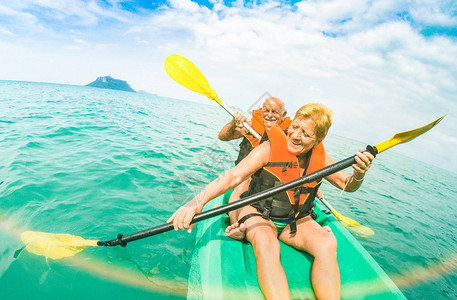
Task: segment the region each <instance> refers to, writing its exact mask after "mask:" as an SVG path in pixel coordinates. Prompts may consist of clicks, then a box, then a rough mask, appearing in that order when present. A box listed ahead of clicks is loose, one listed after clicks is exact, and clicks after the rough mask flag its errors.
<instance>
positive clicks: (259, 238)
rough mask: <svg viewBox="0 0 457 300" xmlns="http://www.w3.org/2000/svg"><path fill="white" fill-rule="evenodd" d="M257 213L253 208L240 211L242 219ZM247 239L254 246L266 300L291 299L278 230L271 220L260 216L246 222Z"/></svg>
mask: <svg viewBox="0 0 457 300" xmlns="http://www.w3.org/2000/svg"><path fill="white" fill-rule="evenodd" d="M253 212H257V210H256V209H255V208H253V207H252V206H247V207H243V208H242V209H240V217H243V216H244V215H246V214H249V213H253ZM245 223H246V228H247V230H246V239H247V240H248V241H249V242H250V243H251V244H252V248H253V250H254V255H255V258H256V266H257V279H258V281H259V286H260V289H261V290H262V293H263V295H264V296H265V298H266V299H268V300H269V299H280V300H283V299H290V294H289V285H288V283H287V277H286V273H285V272H284V269H283V267H282V266H281V261H280V255H279V252H280V246H279V241H278V238H277V234H278V232H277V230H276V227H275V226H274V225H273V222H272V221H271V220H265V219H263V218H262V217H260V216H256V217H252V218H249V219H247V220H246V222H245Z"/></svg>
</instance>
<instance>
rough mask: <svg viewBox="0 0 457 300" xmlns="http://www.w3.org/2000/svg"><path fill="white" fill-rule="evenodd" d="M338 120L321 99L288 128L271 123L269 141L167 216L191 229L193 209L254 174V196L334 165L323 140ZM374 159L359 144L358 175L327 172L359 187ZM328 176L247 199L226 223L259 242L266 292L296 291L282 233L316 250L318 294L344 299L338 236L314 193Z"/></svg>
mask: <svg viewBox="0 0 457 300" xmlns="http://www.w3.org/2000/svg"><path fill="white" fill-rule="evenodd" d="M331 123H332V113H331V112H330V110H328V109H327V108H326V107H325V106H323V105H321V104H316V103H312V104H307V105H304V106H302V107H301V108H300V109H299V110H298V111H297V113H296V114H295V118H294V120H293V122H292V124H291V125H290V127H289V129H288V131H287V135H285V134H284V132H283V131H282V130H281V129H280V128H279V127H278V126H274V127H273V128H271V129H270V130H269V131H268V132H267V134H268V138H269V141H268V142H265V143H262V144H261V145H259V146H258V147H257V148H255V149H254V150H253V151H252V152H251V153H250V154H249V155H248V156H247V157H246V158H245V159H243V160H242V161H241V162H240V163H239V164H238V165H237V166H235V167H234V168H232V169H230V170H228V171H227V172H225V173H224V174H223V175H221V176H219V177H218V178H217V179H215V180H214V181H212V182H211V183H210V184H209V185H207V186H206V188H205V189H203V191H201V192H200V193H199V194H198V195H197V196H195V197H194V199H192V200H191V201H189V202H188V203H187V204H185V205H183V206H182V207H180V208H179V209H178V210H177V211H176V212H175V213H174V214H173V215H172V216H171V217H170V219H169V220H168V222H173V226H174V228H175V230H178V229H182V230H184V229H188V231H189V232H190V231H191V230H192V228H193V226H194V225H195V224H192V225H190V222H191V220H192V218H193V216H194V215H195V214H197V213H200V212H201V211H202V210H203V206H204V205H205V204H206V203H208V202H209V201H211V200H212V199H214V198H216V197H217V196H220V195H222V194H223V193H225V192H227V191H229V190H230V189H232V188H233V187H235V186H237V185H239V184H240V183H241V182H243V181H244V180H246V179H247V178H249V177H250V176H252V182H251V184H250V186H249V190H248V191H247V192H246V194H247V195H249V194H254V193H256V192H259V191H261V190H264V189H267V188H270V187H272V186H275V185H278V184H280V183H285V182H289V181H291V180H294V179H296V178H298V177H300V176H303V175H305V174H309V173H312V172H314V171H317V170H319V169H322V168H323V167H325V166H328V165H331V164H333V163H334V162H335V161H334V160H333V159H332V158H331V156H330V155H329V154H327V153H326V152H325V151H324V147H323V144H322V141H323V139H324V138H325V136H326V135H327V132H328V130H329V128H330V126H331ZM373 159H374V157H373V155H371V154H369V153H364V152H363V151H362V150H360V151H359V152H358V153H357V155H356V158H355V160H356V164H354V165H353V166H352V167H353V169H354V170H353V174H352V175H349V174H347V173H346V172H344V171H339V172H337V173H334V174H332V175H329V176H327V177H326V178H325V179H326V180H328V181H329V182H330V183H331V184H332V185H334V186H335V187H337V188H339V189H342V190H343V189H344V190H345V191H348V192H353V191H356V190H357V189H358V188H359V187H360V185H361V184H362V181H363V179H364V177H365V172H366V171H367V170H368V169H369V168H370V165H371V162H372V160H373ZM321 183H322V179H321V180H318V181H316V182H312V183H309V184H306V185H304V186H301V187H299V188H297V189H295V190H293V191H287V192H283V193H280V194H278V195H276V196H273V197H272V198H269V199H266V200H262V201H260V202H259V203H257V204H254V205H252V206H246V207H244V208H242V209H241V211H240V214H239V221H238V223H235V224H233V225H232V226H229V227H228V228H227V230H226V233H227V235H228V236H230V237H232V238H235V239H243V238H246V240H247V241H248V242H250V243H251V244H252V247H253V250H254V254H255V257H256V264H257V277H258V281H259V285H260V288H261V290H262V292H263V294H264V296H265V298H266V299H289V298H290V294H289V287H288V283H287V278H286V274H285V272H284V269H283V268H282V266H281V262H280V253H279V251H280V245H279V242H278V239H279V240H281V241H282V242H284V243H286V244H288V245H290V246H292V247H294V248H296V249H299V250H302V251H306V252H308V253H309V254H311V255H312V256H313V257H314V261H313V265H312V270H311V282H312V285H313V290H314V293H315V295H316V298H318V299H339V298H340V290H341V283H340V273H339V267H338V262H337V253H336V252H337V251H336V250H337V242H336V238H335V236H334V235H333V233H332V232H331V231H330V228H328V227H327V228H323V227H321V226H320V225H319V224H318V223H317V222H316V221H314V218H313V216H314V213H313V200H314V197H315V196H316V193H317V190H318V188H319V186H320V184H321ZM246 194H245V195H246ZM245 195H244V196H245ZM242 196H243V195H242ZM240 224H241V225H240ZM303 271H304V272H306V270H303Z"/></svg>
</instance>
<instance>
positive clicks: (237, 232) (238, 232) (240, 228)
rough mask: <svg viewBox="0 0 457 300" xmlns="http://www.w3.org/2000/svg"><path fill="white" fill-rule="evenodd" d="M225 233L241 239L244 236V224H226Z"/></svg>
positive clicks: (238, 239) (235, 238)
mask: <svg viewBox="0 0 457 300" xmlns="http://www.w3.org/2000/svg"><path fill="white" fill-rule="evenodd" d="M225 234H226V235H227V236H228V237H229V238H232V239H234V240H237V241H241V240H242V239H244V238H245V237H246V225H245V224H244V223H241V225H239V224H238V222H236V223H233V224H232V225H229V226H227V228H226V229H225Z"/></svg>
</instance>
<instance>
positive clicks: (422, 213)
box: [0, 81, 457, 299]
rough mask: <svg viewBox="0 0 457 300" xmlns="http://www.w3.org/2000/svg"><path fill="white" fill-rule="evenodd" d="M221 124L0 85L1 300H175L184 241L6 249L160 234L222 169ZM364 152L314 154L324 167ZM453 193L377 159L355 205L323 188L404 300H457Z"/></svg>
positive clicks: (439, 182)
mask: <svg viewBox="0 0 457 300" xmlns="http://www.w3.org/2000/svg"><path fill="white" fill-rule="evenodd" d="M228 120H229V117H228V116H227V115H226V113H225V112H224V111H223V110H221V109H220V108H218V107H214V106H209V105H202V104H197V103H193V102H186V101H180V100H175V99H168V98H162V97H158V96H152V95H148V94H135V93H127V92H119V91H111V90H104V89H96V88H89V87H80V86H68V85H56V84H42V83H26V82H14V81H0V241H1V242H0V299H21V298H24V299H61V298H63V297H65V298H68V299H80V298H82V297H84V298H87V299H95V298H97V299H108V298H109V299H121V298H125V297H128V298H129V299H130V298H140V297H141V298H143V299H181V298H185V295H186V287H187V274H188V271H189V264H190V260H191V256H192V249H193V244H194V234H190V235H189V234H187V233H183V232H174V231H173V232H168V233H164V234H161V235H157V236H153V237H150V238H147V239H143V240H140V241H136V242H133V243H131V244H129V245H128V246H127V247H126V248H122V247H102V248H99V247H89V248H87V249H86V250H84V251H83V252H81V253H79V254H77V255H76V256H75V257H72V258H66V259H62V260H56V261H54V260H52V259H48V260H46V259H45V258H44V257H42V256H36V255H33V254H31V253H29V252H27V251H22V252H21V251H20V249H21V248H22V247H23V244H22V242H21V241H20V239H19V237H18V236H19V235H20V233H21V232H23V231H25V230H33V231H42V232H53V233H70V234H73V235H77V236H81V237H83V238H85V239H95V240H99V239H101V240H106V239H111V238H115V237H116V235H117V234H118V233H119V232H121V233H123V234H129V233H132V232H135V231H139V230H143V229H146V228H149V227H153V226H157V225H161V224H163V223H164V222H165V221H166V220H167V219H168V217H169V216H170V215H171V213H172V212H173V211H174V210H175V209H176V208H177V207H179V206H180V205H181V204H182V203H183V202H185V201H187V200H189V199H191V197H192V195H193V194H195V193H196V192H198V191H199V189H200V188H202V187H203V186H204V185H205V184H206V183H208V182H209V181H211V180H212V179H214V178H216V177H217V176H218V174H221V173H222V172H223V170H225V169H227V168H229V167H231V165H232V163H231V162H232V161H234V160H235V158H236V151H237V143H238V142H229V143H227V142H225V143H224V142H219V141H217V139H216V135H217V132H218V130H219V129H220V128H221V127H222V126H223V125H224V124H225V123H226V122H227V121H228ZM394 132H396V129H393V133H394ZM386 138H389V137H386ZM422 138H426V136H424V137H422ZM368 142H370V141H368ZM371 142H375V143H376V142H379V141H371ZM418 145H419V144H418ZM364 146H365V143H361V142H357V141H353V140H349V139H346V138H343V137H340V136H336V135H331V134H330V135H329V136H328V137H327V141H326V148H327V151H328V152H329V153H331V155H332V156H333V157H334V159H335V160H340V159H343V158H346V157H348V156H349V155H352V154H353V153H355V151H356V150H357V149H359V148H360V147H364ZM399 147H401V146H399ZM430 155H433V153H431V154H430ZM456 187H457V175H456V174H455V173H450V172H448V171H445V170H441V169H438V168H436V167H433V166H430V165H427V164H424V163H422V162H419V161H415V160H412V159H410V158H407V157H404V156H400V155H398V154H395V153H394V152H392V151H386V152H385V153H382V155H379V156H378V158H377V159H376V161H375V164H374V166H373V167H372V169H371V170H370V172H369V174H368V175H367V179H366V180H365V182H364V185H363V187H362V188H361V189H360V190H359V191H358V192H356V193H352V194H347V193H345V194H343V195H342V196H340V195H339V192H338V191H336V190H334V189H333V188H332V187H331V186H330V185H329V184H328V183H326V184H324V185H323V187H322V189H323V191H324V193H325V195H326V199H327V200H328V201H329V202H331V203H332V204H333V206H335V208H336V209H337V210H338V211H339V212H341V213H342V214H344V215H346V216H348V217H351V218H353V219H355V220H357V221H358V222H360V223H361V224H363V225H366V226H369V227H370V228H372V229H373V230H374V231H375V232H376V234H375V235H374V236H373V237H370V238H362V237H358V240H359V241H360V242H361V243H362V244H363V245H364V246H365V247H366V249H367V250H368V251H369V252H370V253H371V254H372V255H373V257H374V258H375V259H376V261H377V262H378V263H379V264H380V265H381V266H382V267H383V268H384V269H385V270H386V272H387V273H388V274H390V275H391V277H392V278H393V279H394V280H395V282H396V283H397V284H398V285H399V286H400V288H401V289H402V291H403V292H404V293H405V295H406V296H407V297H408V298H410V299H430V298H434V299H457V256H456V255H457V229H456V228H455V224H457V204H456V201H457V188H456ZM197 226H198V225H197Z"/></svg>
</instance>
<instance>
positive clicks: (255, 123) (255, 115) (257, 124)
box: [235, 108, 292, 164]
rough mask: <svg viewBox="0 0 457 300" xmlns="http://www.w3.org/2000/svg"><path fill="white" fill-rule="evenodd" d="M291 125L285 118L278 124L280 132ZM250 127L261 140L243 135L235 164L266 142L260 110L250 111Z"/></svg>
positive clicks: (249, 135)
mask: <svg viewBox="0 0 457 300" xmlns="http://www.w3.org/2000/svg"><path fill="white" fill-rule="evenodd" d="M291 123H292V120H291V119H290V118H289V117H287V118H285V119H284V120H283V121H282V122H281V123H280V124H279V127H280V128H281V129H282V130H287V129H288V128H289V126H290V124H291ZM251 127H252V129H254V130H255V131H256V132H257V133H258V134H260V135H261V136H262V139H261V140H260V141H259V140H258V139H256V138H255V137H254V136H253V135H251V134H249V133H247V134H245V135H244V138H243V140H242V141H241V143H240V152H239V153H238V158H237V160H236V161H235V164H238V163H239V162H240V161H241V160H242V159H243V158H245V157H246V156H248V154H249V153H250V152H251V151H252V149H254V148H255V147H257V146H258V145H260V144H261V143H263V142H264V141H266V140H267V139H266V136H265V122H264V119H263V116H262V109H261V108H259V109H255V110H253V111H252V120H251Z"/></svg>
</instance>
